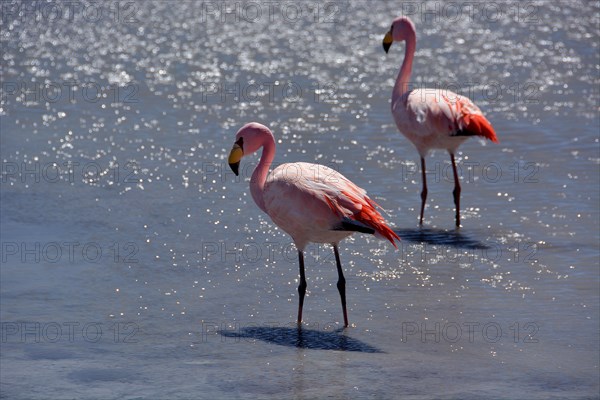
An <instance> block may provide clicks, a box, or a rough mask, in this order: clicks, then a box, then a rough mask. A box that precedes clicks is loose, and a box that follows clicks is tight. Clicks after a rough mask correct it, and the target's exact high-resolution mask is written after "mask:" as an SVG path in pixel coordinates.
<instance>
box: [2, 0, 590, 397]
mask: <svg viewBox="0 0 600 400" xmlns="http://www.w3.org/2000/svg"><path fill="white" fill-rule="evenodd" d="M32 4H33V5H32ZM72 4H73V6H72V7H74V8H73V9H70V8H69V7H71V6H67V5H66V3H41V2H40V3H11V2H3V3H2V9H1V11H2V19H1V24H2V25H1V40H2V55H1V59H2V61H1V65H2V68H1V69H0V78H1V81H2V99H1V103H0V108H1V110H0V112H1V114H0V118H1V119H0V128H1V135H0V158H1V161H2V177H1V179H2V180H1V181H0V182H1V202H0V204H1V208H0V211H1V222H2V223H1V229H0V233H1V243H2V254H1V256H2V260H1V261H2V263H1V269H0V273H1V282H0V294H1V303H0V304H1V310H0V319H1V323H2V337H1V342H0V344H1V357H0V368H1V374H0V383H1V396H2V397H3V398H7V399H31V398H39V399H49V398H52V399H54V398H102V399H104V398H114V399H117V398H118V399H121V398H130V399H138V398H152V399H154V398H169V399H176V398H181V399H188V398H205V399H214V398H248V399H251V398H252V399H254V398H273V399H281V398H299V399H302V398H307V399H309V398H399V397H401V398H415V399H420V398H462V399H479V398H532V399H548V398H560V399H562V398H586V399H587V398H598V397H599V392H598V391H599V370H598V364H599V362H598V359H599V329H598V326H599V318H598V316H599V308H600V307H599V293H598V290H599V281H600V280H599V253H598V243H599V242H598V241H599V235H598V226H599V222H600V221H599V197H600V196H599V180H600V179H599V167H598V165H599V163H600V154H599V143H598V140H599V135H598V132H599V128H600V122H599V118H598V110H599V109H598V104H599V99H600V94H599V86H598V85H599V81H600V79H599V75H598V70H599V69H600V63H599V53H598V51H599V50H598V43H599V41H598V37H599V36H600V35H599V31H598V24H599V6H598V3H597V2H546V1H540V2H526V3H522V2H519V3H517V2H515V3H502V4H501V6H500V5H499V4H500V3H485V4H484V3H453V4H458V5H459V6H461V8H460V9H458V8H448V7H450V6H448V7H446V6H443V4H445V3H438V2H430V3H426V4H422V3H401V2H373V3H366V2H355V1H352V2H349V3H348V2H331V3H327V4H321V3H319V2H302V3H294V2H280V3H260V2H258V3H236V2H229V3H217V2H177V3H176V2H166V1H165V2H156V1H154V2H150V1H147V2H146V1H144V2H142V1H139V2H137V1H136V2H131V3H127V2H122V3H117V5H116V6H115V4H114V3H112V4H105V3H86V2H75V3H72ZM222 4H225V5H222ZM494 4H495V5H496V7H499V8H494V7H495V6H494ZM223 7H225V8H223ZM270 7H271V8H270ZM403 7H404V8H403ZM436 7H437V8H436ZM444 7H446V8H444ZM469 7H475V8H474V9H470V8H469ZM231 10H232V12H231V13H225V14H221V12H223V11H226V12H227V11H231ZM428 10H429V13H428ZM431 10H433V11H431ZM403 11H404V13H405V14H408V15H410V16H411V17H412V18H413V20H414V22H415V24H416V27H417V34H418V37H417V54H416V59H415V63H414V69H413V80H414V82H415V86H418V85H425V86H427V87H441V88H449V89H452V90H454V91H459V92H461V93H463V94H466V95H469V96H470V97H471V98H473V99H474V100H475V101H476V102H477V103H478V104H479V105H480V107H481V108H482V110H483V111H484V112H485V114H486V115H487V117H488V118H489V120H490V121H491V122H492V124H493V125H494V127H495V129H496V132H497V133H498V137H499V139H500V144H498V145H494V144H491V143H487V144H485V145H484V146H482V145H481V144H480V143H479V142H478V141H477V140H471V141H469V142H467V143H466V144H465V145H464V146H463V147H461V153H460V155H459V160H460V166H461V168H462V179H463V180H462V182H463V195H462V205H463V228H461V230H460V233H456V232H455V231H454V230H453V223H454V220H453V218H454V212H453V203H452V193H451V192H452V187H453V182H452V176H451V169H450V168H449V157H447V155H445V154H443V153H442V152H439V153H435V154H434V155H433V156H432V157H430V158H429V159H428V179H429V201H428V208H427V210H426V214H425V216H426V227H425V229H424V230H422V231H421V230H419V229H418V226H417V217H418V215H417V214H418V208H419V206H420V198H419V192H420V188H421V186H420V185H421V181H420V175H419V172H418V169H416V162H417V161H418V157H417V154H416V152H415V151H414V149H413V148H412V146H411V145H410V143H409V142H408V141H407V140H406V139H405V138H404V137H402V136H401V135H400V134H399V133H398V132H397V130H396V127H395V126H394V123H393V120H392V117H391V114H390V112H389V97H390V94H391V88H392V85H393V82H394V79H395V76H396V73H397V71H398V68H399V65H400V63H401V60H402V57H403V55H404V46H403V45H402V44H394V46H393V47H392V49H391V51H390V54H388V55H386V54H385V53H384V52H383V49H382V47H381V40H382V38H383V34H384V33H385V32H386V30H387V29H388V28H389V25H390V23H391V20H392V19H393V18H394V17H395V16H398V15H400V14H401V13H402V12H403ZM71 13H72V14H71ZM244 19H245V20H244ZM253 120H255V121H259V122H262V123H264V124H266V125H268V126H270V127H271V128H272V130H273V131H274V133H275V135H276V137H277V139H278V152H277V156H276V160H275V161H276V162H289V161H310V162H319V163H322V164H326V165H328V166H332V167H334V168H335V169H337V170H338V171H340V172H342V173H343V174H344V175H346V176H347V177H349V178H351V179H352V180H353V181H354V182H356V183H357V184H358V185H360V186H362V187H364V188H365V189H367V190H368V192H369V193H370V195H371V196H372V197H373V198H374V199H375V200H376V201H377V202H378V203H379V204H381V205H382V206H383V207H384V208H385V209H386V210H387V212H388V215H387V218H388V220H389V221H390V223H391V224H392V225H394V226H396V227H397V228H398V230H399V232H400V234H401V236H402V237H403V241H402V243H401V245H400V247H399V249H398V250H394V249H393V248H392V247H391V246H390V244H389V243H385V242H381V241H378V240H376V239H374V238H373V237H368V236H360V235H355V236H354V237H353V238H352V239H349V240H347V241H345V242H343V243H342V244H341V246H340V250H341V257H342V262H343V264H344V269H345V274H346V279H347V292H348V293H347V295H348V312H349V318H350V322H351V324H352V326H351V327H350V328H348V329H346V330H343V331H340V330H339V328H340V319H341V318H342V313H341V307H340V304H339V297H338V294H337V290H336V287H335V282H336V280H337V276H336V271H335V264H334V258H333V254H332V251H331V249H330V248H329V247H328V246H316V245H313V246H312V247H310V248H309V250H308V252H307V255H306V265H307V280H308V290H309V293H308V296H307V298H306V302H305V310H304V319H305V328H304V329H303V330H302V332H301V334H299V333H298V331H297V330H296V328H295V325H294V320H295V316H296V315H295V314H296V310H297V294H296V293H297V292H296V286H297V284H298V282H297V275H298V271H297V268H298V267H297V258H296V251H295V249H294V247H293V245H292V244H291V240H290V238H289V237H288V236H287V235H285V234H284V233H283V232H282V231H280V230H279V229H277V228H276V227H275V226H274V225H273V224H272V223H271V222H270V220H269V219H268V217H266V216H265V215H263V214H261V212H260V210H259V209H258V207H256V206H255V205H254V203H253V201H252V199H251V197H250V195H249V189H248V176H249V175H250V174H251V172H252V168H253V166H254V165H255V164H256V161H257V158H256V157H249V158H247V159H244V160H243V163H242V172H243V173H242V177H240V178H236V177H235V176H234V175H233V173H231V171H229V169H228V166H227V162H226V156H227V154H228V151H229V149H230V148H231V145H232V144H233V138H234V135H235V132H236V131H237V129H238V128H239V127H240V126H241V125H243V124H244V123H246V122H249V121H253Z"/></svg>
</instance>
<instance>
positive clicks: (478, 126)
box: [455, 114, 498, 143]
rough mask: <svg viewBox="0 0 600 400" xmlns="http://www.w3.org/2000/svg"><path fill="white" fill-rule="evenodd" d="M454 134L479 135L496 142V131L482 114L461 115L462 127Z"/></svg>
mask: <svg viewBox="0 0 600 400" xmlns="http://www.w3.org/2000/svg"><path fill="white" fill-rule="evenodd" d="M455 136H481V137H484V138H486V139H489V140H491V141H492V142H494V143H498V138H497V137H496V132H495V131H494V128H493V127H492V124H490V121H488V120H487V119H486V118H485V117H484V116H483V115H479V114H467V115H465V116H464V117H463V128H462V129H460V130H459V131H458V132H456V134H455Z"/></svg>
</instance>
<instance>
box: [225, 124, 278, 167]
mask: <svg viewBox="0 0 600 400" xmlns="http://www.w3.org/2000/svg"><path fill="white" fill-rule="evenodd" d="M269 136H271V138H272V137H273V133H271V131H270V130H269V128H267V127H266V126H264V125H262V124H259V123H258V122H250V123H248V124H246V125H244V126H242V127H241V128H240V130H239V131H238V132H237V134H236V135H235V143H234V144H233V148H232V149H231V152H230V153H229V159H228V162H229V167H230V168H231V170H232V171H233V173H234V174H236V175H238V174H239V168H240V160H241V159H242V157H244V156H245V155H249V154H252V153H254V152H255V151H257V150H258V149H260V148H261V147H262V146H263V144H264V141H265V138H267V137H269Z"/></svg>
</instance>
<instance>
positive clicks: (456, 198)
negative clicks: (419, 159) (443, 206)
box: [450, 153, 460, 228]
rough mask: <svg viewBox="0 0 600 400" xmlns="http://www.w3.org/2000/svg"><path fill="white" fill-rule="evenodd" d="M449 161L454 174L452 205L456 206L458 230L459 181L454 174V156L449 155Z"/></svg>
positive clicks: (458, 225) (456, 174) (456, 173)
mask: <svg viewBox="0 0 600 400" xmlns="http://www.w3.org/2000/svg"><path fill="white" fill-rule="evenodd" d="M450 159H451V160H452V171H453V172H454V191H453V192H452V194H453V195H454V205H455V206H456V227H457V228H460V180H459V179H458V172H456V162H455V161H454V154H452V153H450Z"/></svg>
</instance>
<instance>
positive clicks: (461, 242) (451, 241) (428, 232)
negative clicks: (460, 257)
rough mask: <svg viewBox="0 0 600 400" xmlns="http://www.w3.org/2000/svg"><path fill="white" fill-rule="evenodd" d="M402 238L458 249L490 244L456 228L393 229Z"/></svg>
mask: <svg viewBox="0 0 600 400" xmlns="http://www.w3.org/2000/svg"><path fill="white" fill-rule="evenodd" d="M394 232H396V234H397V235H398V236H400V238H401V239H402V240H406V241H407V242H411V243H427V244H433V245H444V246H451V247H456V248H459V249H489V248H490V246H489V245H487V244H485V243H483V242H481V241H479V240H477V239H473V238H470V237H469V236H467V235H465V234H463V233H461V232H460V231H458V230H443V229H431V228H414V229H394Z"/></svg>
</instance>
